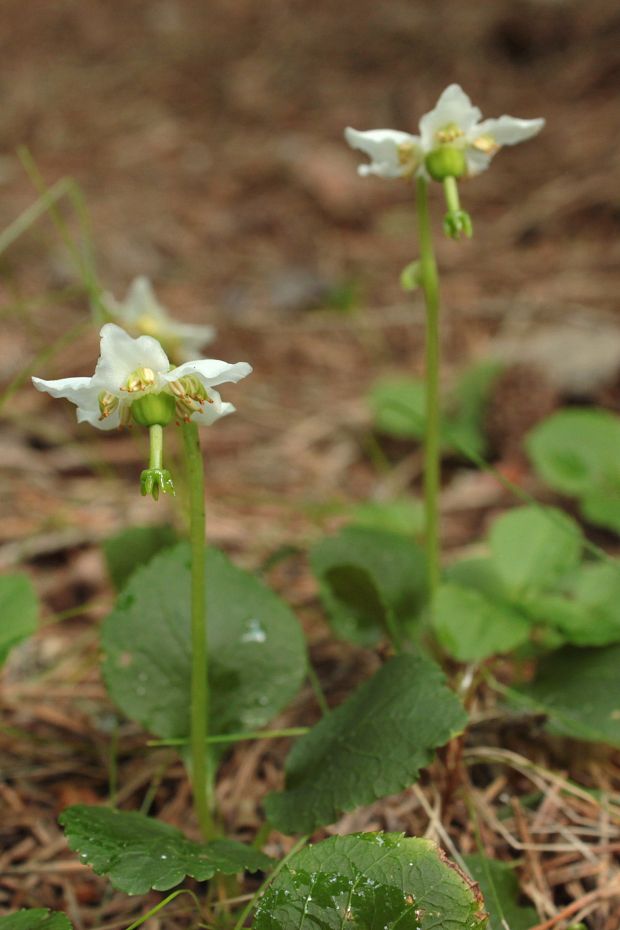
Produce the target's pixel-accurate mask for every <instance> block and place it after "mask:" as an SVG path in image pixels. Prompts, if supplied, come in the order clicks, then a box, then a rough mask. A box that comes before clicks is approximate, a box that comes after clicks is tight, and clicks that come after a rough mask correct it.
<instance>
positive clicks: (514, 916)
mask: <svg viewBox="0 0 620 930" xmlns="http://www.w3.org/2000/svg"><path fill="white" fill-rule="evenodd" d="M465 863H466V865H467V868H468V869H469V872H470V873H471V875H472V876H473V878H475V880H476V881H477V882H478V884H479V885H480V891H481V892H482V895H483V897H484V903H485V907H486V909H487V911H488V913H489V927H488V930H506V928H507V927H508V928H509V930H530V927H533V926H534V924H535V923H536V922H537V920H538V915H537V913H536V911H535V910H534V908H533V907H522V906H521V905H520V904H519V903H518V901H519V895H520V891H519V882H518V881H517V877H516V875H515V874H514V869H513V867H512V866H511V865H509V864H508V863H507V862H499V861H498V860H496V859H487V857H486V856H480V855H475V856H465Z"/></svg>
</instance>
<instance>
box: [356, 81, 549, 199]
mask: <svg viewBox="0 0 620 930" xmlns="http://www.w3.org/2000/svg"><path fill="white" fill-rule="evenodd" d="M544 125H545V121H544V119H518V118H517V117H514V116H500V117H499V119H485V120H483V119H482V113H481V112H480V110H479V109H478V107H475V106H473V105H472V102H471V100H470V99H469V97H468V96H467V94H466V93H465V92H464V90H463V89H462V88H461V87H459V85H458V84H450V86H449V87H446V89H445V90H444V92H443V93H442V94H441V96H440V97H439V100H438V101H437V104H436V105H435V107H434V109H432V110H431V111H430V112H429V113H426V114H425V115H424V116H423V117H422V119H421V120H420V124H419V135H411V134H410V133H407V132H401V131H399V130H396V129H371V130H369V131H368V132H360V131H358V130H357V129H352V128H351V127H349V128H347V129H346V130H345V138H346V140H347V142H348V143H349V145H350V146H352V148H354V149H359V150H360V151H362V152H364V154H365V155H368V157H369V158H370V163H369V164H364V165H360V166H359V168H358V172H359V174H361V175H363V176H367V175H373V174H374V175H377V176H378V177H381V178H406V179H413V178H415V177H426V178H429V177H431V178H433V179H434V180H436V181H443V180H445V178H446V177H454V178H460V177H472V176H473V175H476V174H480V172H481V171H484V170H485V169H486V168H488V167H489V165H490V164H491V159H492V158H493V156H494V155H495V154H496V153H497V152H498V151H499V150H500V148H502V146H504V145H516V144H517V143H518V142H525V140H526V139H531V138H532V136H535V135H536V134H537V133H538V132H540V130H541V129H542V128H543V126H544Z"/></svg>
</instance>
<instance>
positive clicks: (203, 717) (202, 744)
mask: <svg viewBox="0 0 620 930" xmlns="http://www.w3.org/2000/svg"><path fill="white" fill-rule="evenodd" d="M182 428H183V445H184V450H185V462H186V466H187V477H188V485H189V512H190V542H191V549H192V611H191V621H192V680H191V708H190V714H191V734H190V735H191V759H192V781H193V790H194V806H195V808H196V814H197V817H198V822H199V823H200V829H201V830H202V833H203V836H204V838H205V839H206V840H210V839H212V838H213V836H214V834H215V826H214V823H213V818H212V816H211V809H210V807H211V805H210V799H209V794H210V791H209V789H208V781H209V780H208V772H207V760H208V755H207V750H206V740H207V736H208V721H209V682H208V677H207V675H208V670H207V622H206V592H205V525H206V519H205V493H204V488H205V482H204V466H203V461H202V454H201V452H200V439H199V436H198V428H197V426H196V424H195V423H184V424H183V427H182Z"/></svg>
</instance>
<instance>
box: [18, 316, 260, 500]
mask: <svg viewBox="0 0 620 930" xmlns="http://www.w3.org/2000/svg"><path fill="white" fill-rule="evenodd" d="M251 371H252V368H251V366H250V365H248V364H247V362H238V363H236V364H234V365H231V364H229V363H228V362H222V361H219V360H218V359H197V360H195V361H191V362H184V363H183V364H182V365H178V366H177V367H174V366H171V364H170V362H169V360H168V356H167V355H166V353H165V352H164V350H163V348H162V346H161V345H160V343H159V342H158V341H157V339H154V338H153V337H152V336H139V337H138V338H137V339H134V338H132V337H131V336H129V335H128V334H127V333H126V332H125V331H124V330H123V329H121V328H120V326H116V324H115V323H106V324H105V326H103V328H102V329H101V352H100V356H99V360H98V362H97V366H96V368H95V373H94V375H93V376H92V377H91V378H60V379H58V380H56V381H44V380H43V379H42V378H33V379H32V381H33V384H34V386H35V387H36V388H37V390H39V391H45V392H46V393H48V394H51V396H52V397H63V398H65V399H66V400H69V401H70V402H71V403H72V404H75V406H76V407H77V411H76V414H77V420H78V423H90V424H91V426H94V427H95V428H96V429H101V430H111V429H115V428H116V427H118V426H131V425H133V424H138V425H140V426H148V427H149V428H150V430H151V463H150V466H149V469H147V471H146V472H143V474H142V493H143V494H147V493H149V494H152V495H153V497H155V499H157V497H158V495H159V491H160V490H162V491H164V492H167V491H173V485H172V479H171V478H170V475H169V473H168V472H167V471H166V470H165V469H163V468H162V464H161V459H162V428H163V427H165V426H167V425H168V424H169V423H170V422H172V421H173V420H174V419H176V420H177V421H178V422H181V421H185V422H187V423H189V422H192V423H196V424H200V425H203V426H210V425H211V424H212V423H215V421H216V420H219V419H220V418H221V417H224V416H227V415H228V414H229V413H232V412H233V411H234V409H235V408H234V406H233V405H232V404H231V403H228V402H226V401H223V400H222V398H221V397H220V394H219V392H218V391H216V390H215V387H216V385H220V384H225V383H226V382H229V381H231V382H236V381H240V380H241V379H242V378H245V377H246V376H247V375H249V374H250V372H251Z"/></svg>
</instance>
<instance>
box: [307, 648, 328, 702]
mask: <svg viewBox="0 0 620 930" xmlns="http://www.w3.org/2000/svg"><path fill="white" fill-rule="evenodd" d="M307 674H308V680H309V682H310V687H311V688H312V690H313V691H314V696H315V698H316V702H317V704H318V705H319V707H320V709H321V713H322V714H323V716H325V714H328V713H329V704H328V703H327V698H326V697H325V692H324V691H323V687H322V685H321V682H320V681H319V676H318V675H317V673H316V669H315V667H314V665H313V664H312V662H311V661H310V659H308V667H307Z"/></svg>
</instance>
